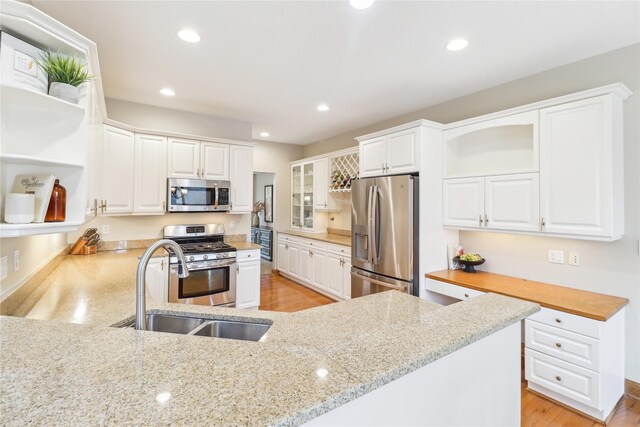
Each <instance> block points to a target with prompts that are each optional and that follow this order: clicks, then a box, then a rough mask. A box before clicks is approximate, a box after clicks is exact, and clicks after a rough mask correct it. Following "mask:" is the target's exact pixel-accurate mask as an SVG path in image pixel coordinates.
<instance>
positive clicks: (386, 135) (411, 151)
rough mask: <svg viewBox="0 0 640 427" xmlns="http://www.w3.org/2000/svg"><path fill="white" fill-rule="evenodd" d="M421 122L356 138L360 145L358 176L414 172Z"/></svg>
mask: <svg viewBox="0 0 640 427" xmlns="http://www.w3.org/2000/svg"><path fill="white" fill-rule="evenodd" d="M423 122H425V121H422V120H420V121H418V122H412V123H408V124H406V125H402V126H398V127H395V128H392V129H387V130H385V131H381V132H376V133H375V134H370V135H365V136H361V137H358V138H356V139H357V140H358V142H359V145H360V153H359V154H360V176H361V177H370V176H382V175H399V174H409V173H416V172H418V171H419V169H420V140H421V132H422V126H421V125H422V123H423Z"/></svg>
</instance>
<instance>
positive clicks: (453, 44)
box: [447, 39, 469, 52]
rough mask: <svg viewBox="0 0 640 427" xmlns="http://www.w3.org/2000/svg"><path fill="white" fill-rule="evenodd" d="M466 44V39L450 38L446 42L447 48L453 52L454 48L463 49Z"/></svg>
mask: <svg viewBox="0 0 640 427" xmlns="http://www.w3.org/2000/svg"><path fill="white" fill-rule="evenodd" d="M468 44H469V42H468V41H466V40H465V39H455V40H451V41H450V42H449V43H447V50H450V51H452V52H455V51H456V50H462V49H464V48H465V47H467V45H468Z"/></svg>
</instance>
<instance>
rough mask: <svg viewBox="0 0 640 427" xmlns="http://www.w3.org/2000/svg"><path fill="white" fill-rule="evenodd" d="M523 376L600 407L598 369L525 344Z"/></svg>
mask: <svg viewBox="0 0 640 427" xmlns="http://www.w3.org/2000/svg"><path fill="white" fill-rule="evenodd" d="M525 378H526V379H527V381H530V382H532V383H536V384H538V385H540V386H542V387H546V388H548V389H549V390H552V391H555V392H556V393H559V394H561V395H563V396H566V397H568V398H570V399H573V400H575V401H576V402H580V403H583V404H585V405H588V406H591V407H592V408H596V409H599V410H600V409H602V408H601V406H602V405H601V403H600V374H598V373H597V372H594V371H591V370H589V369H584V368H581V367H580V366H576V365H574V364H572V363H567V362H564V361H562V360H560V359H556V358H555V357H551V356H547V355H546V354H542V353H540V352H537V351H535V350H531V349H530V348H525Z"/></svg>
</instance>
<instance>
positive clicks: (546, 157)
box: [540, 94, 624, 239]
mask: <svg viewBox="0 0 640 427" xmlns="http://www.w3.org/2000/svg"><path fill="white" fill-rule="evenodd" d="M622 174H623V164H622V101H621V100H620V98H618V97H617V96H615V95H613V94H610V95H604V96H599V97H595V98H590V99H585V100H581V101H576V102H570V103H567V104H562V105H557V106H554V107H549V108H543V109H541V110H540V181H541V183H540V184H541V194H542V198H541V201H540V202H541V203H540V204H541V206H540V207H541V212H542V221H543V229H542V231H544V232H545V233H546V234H576V235H580V236H594V237H602V238H610V239H616V238H620V237H621V236H622V234H623V233H624V217H623V210H624V196H623V193H622V192H623V176H622Z"/></svg>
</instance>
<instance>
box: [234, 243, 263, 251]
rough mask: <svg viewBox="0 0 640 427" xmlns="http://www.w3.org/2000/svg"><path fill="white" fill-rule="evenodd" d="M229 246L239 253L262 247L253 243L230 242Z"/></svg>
mask: <svg viewBox="0 0 640 427" xmlns="http://www.w3.org/2000/svg"><path fill="white" fill-rule="evenodd" d="M229 244H230V245H231V246H233V247H234V248H236V249H237V250H239V251H250V250H253V249H260V248H261V247H262V246H260V245H258V244H257V243H251V242H229Z"/></svg>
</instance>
